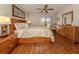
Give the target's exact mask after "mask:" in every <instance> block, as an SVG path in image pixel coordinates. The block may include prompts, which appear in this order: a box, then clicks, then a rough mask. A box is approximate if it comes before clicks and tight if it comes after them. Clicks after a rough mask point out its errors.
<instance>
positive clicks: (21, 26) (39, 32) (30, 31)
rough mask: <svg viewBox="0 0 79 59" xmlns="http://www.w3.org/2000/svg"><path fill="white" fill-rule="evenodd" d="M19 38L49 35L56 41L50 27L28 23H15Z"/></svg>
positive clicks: (48, 36)
mask: <svg viewBox="0 0 79 59" xmlns="http://www.w3.org/2000/svg"><path fill="white" fill-rule="evenodd" d="M15 27H16V30H15V33H16V34H17V38H33V37H47V38H50V39H51V41H52V42H54V36H53V33H52V31H51V30H50V29H48V28H46V27H42V26H30V27H29V26H28V25H27V24H26V23H16V24H15Z"/></svg>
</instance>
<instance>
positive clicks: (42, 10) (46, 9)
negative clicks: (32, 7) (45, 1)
mask: <svg viewBox="0 0 79 59" xmlns="http://www.w3.org/2000/svg"><path fill="white" fill-rule="evenodd" d="M37 10H41V11H40V13H42V12H45V13H48V10H54V9H53V8H48V5H45V6H44V8H37Z"/></svg>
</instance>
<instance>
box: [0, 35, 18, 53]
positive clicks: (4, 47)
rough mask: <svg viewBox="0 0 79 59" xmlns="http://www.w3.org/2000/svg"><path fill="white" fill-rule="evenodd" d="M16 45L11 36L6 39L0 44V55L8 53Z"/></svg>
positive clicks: (15, 40)
mask: <svg viewBox="0 0 79 59" xmlns="http://www.w3.org/2000/svg"><path fill="white" fill-rule="evenodd" d="M16 45H17V39H16V37H15V36H14V35H13V36H11V37H9V38H7V40H6V41H4V42H2V43H0V54H2V53H9V52H10V51H11V50H12V49H13V48H14V47H15V46H16Z"/></svg>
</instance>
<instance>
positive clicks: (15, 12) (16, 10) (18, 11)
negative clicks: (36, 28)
mask: <svg viewBox="0 0 79 59" xmlns="http://www.w3.org/2000/svg"><path fill="white" fill-rule="evenodd" d="M12 16H14V17H18V18H22V19H25V13H24V11H22V10H21V9H20V8H18V7H17V6H15V5H12Z"/></svg>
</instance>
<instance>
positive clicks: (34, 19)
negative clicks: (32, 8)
mask: <svg viewBox="0 0 79 59" xmlns="http://www.w3.org/2000/svg"><path fill="white" fill-rule="evenodd" d="M29 17H30V20H31V25H33V26H40V25H41V19H40V18H41V17H50V18H51V20H55V19H54V18H55V17H53V15H44V14H40V13H32V14H29ZM54 22H55V21H54ZM51 23H53V21H52V22H51Z"/></svg>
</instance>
